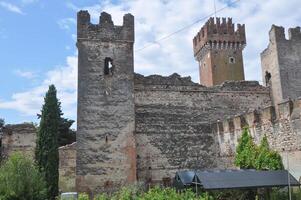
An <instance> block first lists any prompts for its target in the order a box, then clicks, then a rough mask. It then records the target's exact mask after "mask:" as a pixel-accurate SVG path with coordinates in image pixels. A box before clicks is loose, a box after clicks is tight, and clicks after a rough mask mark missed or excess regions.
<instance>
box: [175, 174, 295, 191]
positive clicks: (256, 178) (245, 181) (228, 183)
mask: <svg viewBox="0 0 301 200" xmlns="http://www.w3.org/2000/svg"><path fill="white" fill-rule="evenodd" d="M192 174H193V175H192ZM191 176H193V178H192V180H191V179H190V177H191ZM177 179H178V180H177ZM190 180H191V182H190ZM288 180H289V181H288ZM175 182H176V183H180V184H175V186H176V187H177V185H180V186H181V184H182V188H183V187H184V188H185V187H187V186H192V185H196V184H197V185H198V186H201V187H202V188H203V189H205V190H217V189H247V188H265V187H284V186H288V185H289V184H288V183H290V186H299V185H300V183H299V182H298V181H297V180H296V179H295V178H294V177H293V176H292V175H291V174H288V171H287V170H269V171H258V170H216V171H196V172H194V171H182V172H177V174H176V177H175ZM178 189H181V187H179V188H178Z"/></svg>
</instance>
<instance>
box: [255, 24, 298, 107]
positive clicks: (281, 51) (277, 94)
mask: <svg viewBox="0 0 301 200" xmlns="http://www.w3.org/2000/svg"><path fill="white" fill-rule="evenodd" d="M288 33H289V37H288V39H286V38H285V33H284V28H283V27H280V26H275V25H273V26H272V28H271V30H270V32H269V36H270V43H269V45H268V47H267V49H265V50H264V51H263V52H262V53H261V66H262V75H263V80H264V82H265V84H266V85H267V86H270V87H271V96H272V100H273V102H274V104H275V105H277V104H278V103H280V102H281V101H282V100H284V99H287V98H292V99H295V98H298V97H300V96H301V78H300V77H301V32H300V27H296V28H290V29H289V30H288Z"/></svg>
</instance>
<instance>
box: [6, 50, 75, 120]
mask: <svg viewBox="0 0 301 200" xmlns="http://www.w3.org/2000/svg"><path fill="white" fill-rule="evenodd" d="M50 84H54V85H55V86H56V88H57V91H58V98H59V99H60V101H61V102H62V110H63V112H64V113H65V116H66V117H70V118H72V119H75V118H76V100H77V91H76V90H77V57H75V56H69V57H67V60H66V65H65V66H58V67H56V68H55V69H53V70H51V71H49V72H47V75H46V79H45V80H44V81H43V82H42V83H41V85H40V86H38V87H35V88H31V89H30V90H28V91H24V92H19V93H15V94H13V95H12V97H11V100H9V101H3V100H2V101H1V99H0V108H1V109H12V110H16V111H18V112H20V113H21V114H22V115H27V116H35V115H36V114H37V113H40V110H41V107H42V104H43V99H44V95H45V93H46V91H47V89H48V86H49V85H50Z"/></svg>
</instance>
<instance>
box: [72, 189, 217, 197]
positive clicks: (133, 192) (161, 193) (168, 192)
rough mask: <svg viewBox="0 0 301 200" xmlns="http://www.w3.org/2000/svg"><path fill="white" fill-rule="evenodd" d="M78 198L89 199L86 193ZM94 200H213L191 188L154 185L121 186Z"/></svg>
mask: <svg viewBox="0 0 301 200" xmlns="http://www.w3.org/2000/svg"><path fill="white" fill-rule="evenodd" d="M78 199H79V200H89V198H88V195H86V194H80V195H79V198H78ZM94 200H214V199H213V197H211V196H209V195H208V194H207V193H203V194H202V195H200V196H197V195H196V194H195V193H194V192H193V191H192V190H186V191H183V192H181V193H180V192H177V191H176V190H175V189H173V188H160V187H154V188H152V189H150V190H148V191H147V192H143V191H140V190H137V189H135V188H134V187H131V188H122V189H121V190H120V191H118V192H116V193H115V194H113V195H111V196H108V195H105V194H102V195H98V196H96V197H95V198H94Z"/></svg>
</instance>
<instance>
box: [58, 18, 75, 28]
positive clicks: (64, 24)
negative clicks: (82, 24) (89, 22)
mask: <svg viewBox="0 0 301 200" xmlns="http://www.w3.org/2000/svg"><path fill="white" fill-rule="evenodd" d="M57 23H58V25H59V27H60V28H61V29H65V30H70V28H71V26H75V24H76V20H75V19H74V18H64V19H61V20H59V21H58V22H57Z"/></svg>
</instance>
